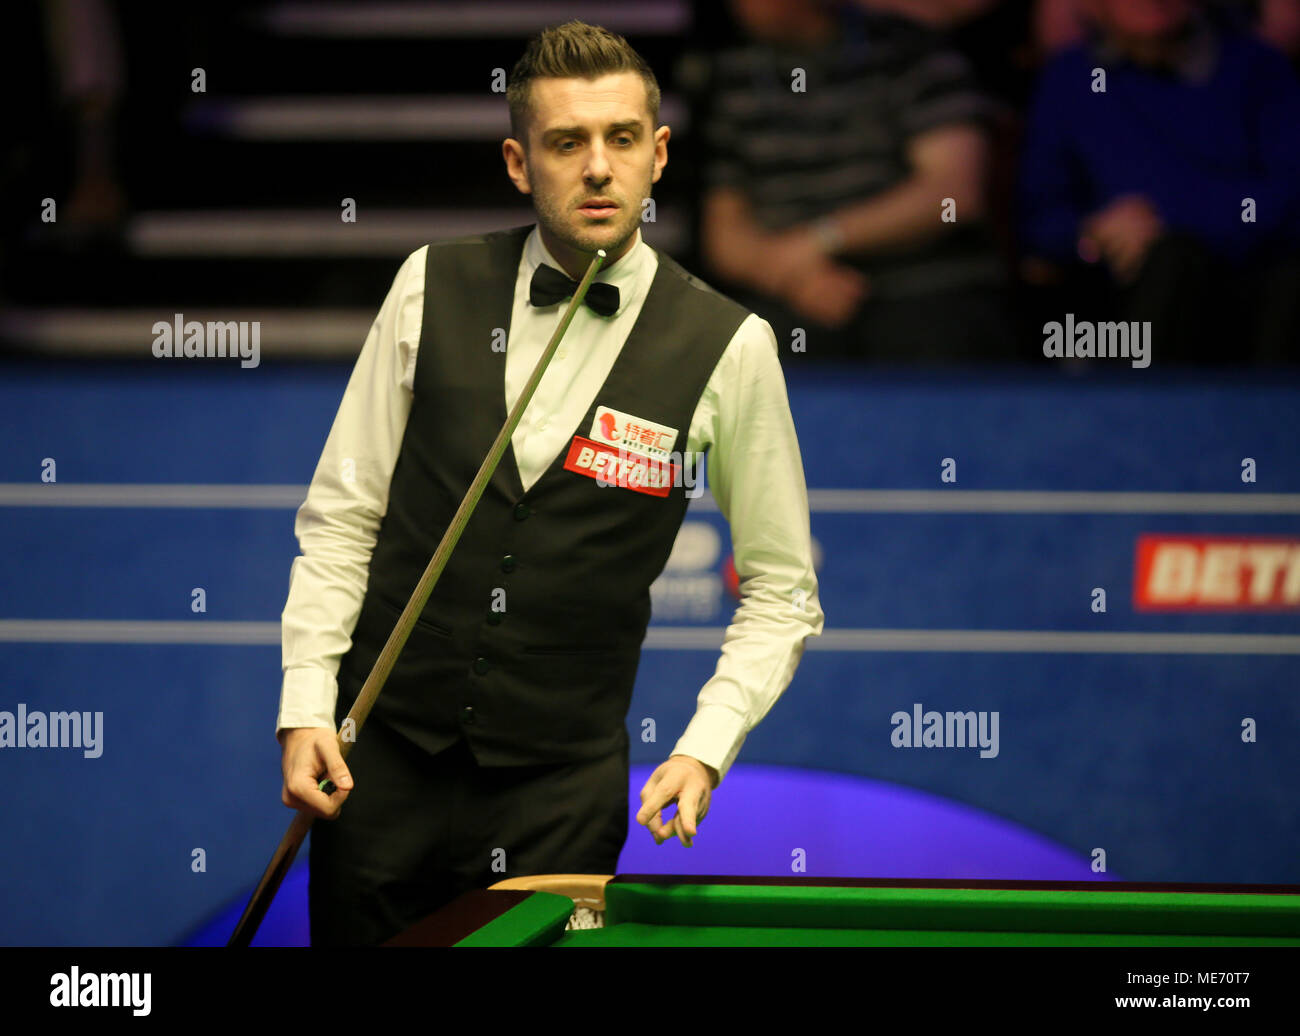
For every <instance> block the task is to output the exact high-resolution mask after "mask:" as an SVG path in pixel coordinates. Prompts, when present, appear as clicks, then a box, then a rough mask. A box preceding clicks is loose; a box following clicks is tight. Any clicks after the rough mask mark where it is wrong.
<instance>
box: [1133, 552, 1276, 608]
mask: <svg viewBox="0 0 1300 1036" xmlns="http://www.w3.org/2000/svg"><path fill="white" fill-rule="evenodd" d="M1133 605H1134V607H1135V608H1136V609H1137V610H1138V611H1142V612H1166V611H1277V610H1280V609H1288V608H1296V609H1300V539H1295V538H1287V537H1279V536H1186V535H1166V534H1163V533H1147V534H1144V535H1142V536H1139V537H1138V542H1137V571H1136V574H1135V576H1134V585H1133Z"/></svg>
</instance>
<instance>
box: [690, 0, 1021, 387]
mask: <svg viewBox="0 0 1300 1036" xmlns="http://www.w3.org/2000/svg"><path fill="white" fill-rule="evenodd" d="M732 10H733V12H734V13H735V15H736V17H737V19H738V21H739V22H740V24H741V25H742V26H743V27H744V29H745V30H746V32H747V34H748V36H749V42H747V43H745V44H742V45H740V46H738V47H736V48H732V49H729V50H726V51H724V52H723V53H721V54H719V55H717V56H716V58H715V59H714V63H713V75H712V89H711V91H710V98H711V103H712V106H713V108H712V112H711V113H710V115H709V116H708V117H707V118H706V119H705V128H704V147H705V151H706V156H707V159H706V162H705V169H704V178H705V185H704V186H705V193H704V200H703V205H702V214H701V252H702V254H703V257H704V259H705V262H706V263H707V264H708V265H709V266H710V269H711V273H712V274H713V276H714V277H715V278H717V279H719V280H721V281H722V282H723V286H724V287H725V288H726V290H728V291H730V292H731V293H732V294H733V295H735V296H736V297H737V298H738V299H740V300H741V301H743V302H745V303H746V304H747V305H749V306H750V307H751V308H753V309H755V310H756V311H757V312H758V313H760V314H761V315H762V316H764V317H765V318H767V319H768V320H769V321H771V322H772V325H773V328H774V329H775V330H776V332H777V336H778V339H780V341H781V344H782V351H783V354H785V350H786V348H787V347H788V345H789V343H790V342H791V335H792V334H793V333H794V330H795V328H803V329H804V330H805V331H806V334H807V346H806V348H807V352H808V354H809V355H810V356H814V357H829V356H837V357H844V356H848V357H856V358H864V359H870V360H886V361H901V362H909V361H923V362H924V361H938V362H942V361H946V360H978V359H983V358H990V357H996V356H1005V355H1009V354H1011V353H1012V351H1013V350H1014V342H1013V341H1012V338H1011V336H1010V333H1009V330H1008V322H1007V320H1006V317H1005V313H1004V310H1003V304H1004V303H1003V297H1002V293H1001V290H1000V289H1001V287H1002V282H1003V266H1002V263H1001V261H1000V259H999V257H998V255H997V254H996V252H995V250H994V249H993V247H992V245H991V243H990V239H989V235H988V233H987V228H986V227H985V226H984V222H983V221H984V213H985V198H984V189H985V183H984V179H985V173H986V167H987V163H988V147H987V142H986V140H985V135H984V132H983V130H982V127H981V117H982V115H983V113H984V111H985V105H984V102H983V100H982V99H981V97H980V96H979V95H978V94H977V93H976V91H975V90H974V89H973V87H972V85H971V79H970V76H969V72H968V69H967V67H966V64H965V63H964V62H963V61H962V60H961V59H960V57H958V56H956V55H955V54H953V53H952V52H950V51H946V50H945V49H943V48H942V47H941V46H940V43H939V41H938V40H937V38H936V37H935V36H934V35H933V34H932V33H931V32H929V31H928V30H927V29H925V28H924V27H922V26H919V25H916V24H914V23H912V22H910V21H906V20H903V19H900V18H896V17H893V16H883V15H878V14H875V13H871V12H866V11H863V10H861V9H860V8H858V7H857V6H856V5H853V4H849V5H847V6H845V5H841V4H832V3H828V2H818V0H732ZM796 70H803V74H804V75H805V76H806V91H801V90H799V89H798V87H797V85H796V80H795V77H796V75H797V74H798V73H796ZM944 199H951V200H952V202H953V205H954V208H955V221H948V222H945V221H944V220H943V219H942V218H941V217H942V211H943V206H944Z"/></svg>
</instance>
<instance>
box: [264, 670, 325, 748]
mask: <svg viewBox="0 0 1300 1036" xmlns="http://www.w3.org/2000/svg"><path fill="white" fill-rule="evenodd" d="M338 697H339V690H338V681H337V679H336V678H335V677H334V675H333V674H332V673H330V672H328V671H326V670H324V669H317V668H316V667H315V666H295V667H294V668H292V669H286V670H285V671H284V684H283V686H282V687H281V690H280V714H279V717H278V718H277V719H276V723H275V736H276V738H277V739H278V738H279V736H280V731H282V730H284V729H285V728H286V727H326V728H328V729H329V730H334V729H335V727H334V706H335V703H336V702H337V701H338Z"/></svg>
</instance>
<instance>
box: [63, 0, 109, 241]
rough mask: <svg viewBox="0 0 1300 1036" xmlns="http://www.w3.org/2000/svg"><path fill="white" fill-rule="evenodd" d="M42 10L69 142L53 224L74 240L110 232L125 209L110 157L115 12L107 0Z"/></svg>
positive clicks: (71, 1)
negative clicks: (69, 162) (68, 172)
mask: <svg viewBox="0 0 1300 1036" xmlns="http://www.w3.org/2000/svg"><path fill="white" fill-rule="evenodd" d="M42 9H43V11H44V15H45V22H46V32H47V34H48V38H49V47H50V51H51V53H52V54H53V56H54V59H55V60H54V66H55V69H56V70H57V74H58V92H59V97H60V101H61V102H62V104H63V105H64V107H65V110H66V112H67V115H68V118H69V120H70V123H71V132H72V135H73V142H72V155H73V170H72V172H73V179H72V184H71V189H70V192H69V195H68V198H67V200H66V202H64V203H63V204H62V206H61V208H60V211H59V214H58V216H59V223H60V225H61V226H62V227H63V228H64V229H65V230H66V231H67V232H68V233H70V234H72V235H74V236H80V235H86V234H95V233H100V232H107V231H112V230H113V229H115V228H116V227H117V225H118V223H119V221H120V220H121V219H122V216H123V215H124V212H125V208H126V202H125V198H124V196H123V193H122V188H121V186H120V184H119V180H118V174H117V156H116V148H117V114H118V108H119V104H120V101H121V95H122V85H123V65H124V61H123V55H122V44H121V39H120V36H119V31H118V25H117V12H116V9H115V8H114V6H113V5H112V4H111V3H109V2H107V0H44V3H43V4H42Z"/></svg>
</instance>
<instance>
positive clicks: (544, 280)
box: [528, 263, 618, 317]
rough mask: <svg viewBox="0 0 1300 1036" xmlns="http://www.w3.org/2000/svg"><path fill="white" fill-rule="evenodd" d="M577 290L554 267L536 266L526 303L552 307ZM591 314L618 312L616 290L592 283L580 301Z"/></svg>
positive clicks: (602, 282)
mask: <svg viewBox="0 0 1300 1036" xmlns="http://www.w3.org/2000/svg"><path fill="white" fill-rule="evenodd" d="M577 290H578V282H577V281H571V280H569V278H568V277H566V276H565V275H564V274H563V273H561V272H560V271H559V270H557V269H556V268H555V267H554V266H547V265H546V264H545V263H541V264H539V265H538V267H537V269H536V271H534V273H533V283H532V284H531V285H529V287H528V301H529V302H531V303H532V304H533V305H534V306H553V305H555V304H556V303H557V302H563V301H564V300H565V299H567V298H569V297H570V296H571V295H572V294H573V293H574V292H575V291H577ZM582 301H583V302H585V303H586V304H587V305H588V307H590V309H591V311H592V312H593V313H599V314H600V315H601V316H602V317H608V316H613V315H614V314H615V313H617V312H618V289H617V288H616V287H614V285H612V284H606V283H605V282H604V281H592V282H591V284H589V285H588V286H587V294H586V297H585V298H584V299H583V300H582Z"/></svg>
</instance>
